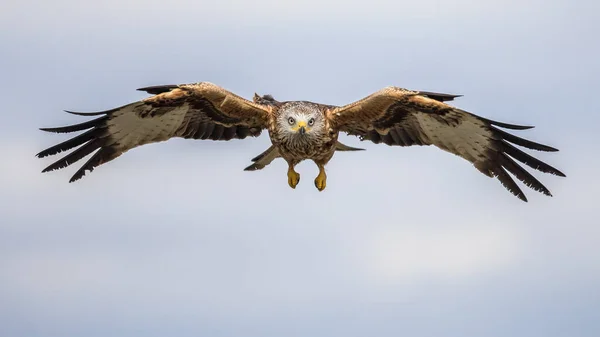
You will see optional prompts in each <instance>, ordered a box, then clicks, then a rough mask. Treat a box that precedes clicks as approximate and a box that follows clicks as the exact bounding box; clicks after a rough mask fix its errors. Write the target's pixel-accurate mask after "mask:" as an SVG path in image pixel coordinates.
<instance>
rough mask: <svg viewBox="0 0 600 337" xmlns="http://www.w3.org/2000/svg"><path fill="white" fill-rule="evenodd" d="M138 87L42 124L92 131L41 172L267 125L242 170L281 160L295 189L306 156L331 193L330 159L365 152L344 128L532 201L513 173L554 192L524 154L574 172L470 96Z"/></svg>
mask: <svg viewBox="0 0 600 337" xmlns="http://www.w3.org/2000/svg"><path fill="white" fill-rule="evenodd" d="M137 90H138V91H143V92H146V93H147V94H149V95H150V96H149V97H146V98H143V99H140V100H138V101H135V102H131V103H128V104H125V105H123V106H120V107H117V108H113V109H110V110H106V111H100V112H74V111H65V112H67V113H70V114H74V115H80V116H85V117H96V118H94V119H91V120H88V121H85V122H82V123H79V124H73V125H68V126H62V127H49V128H40V130H42V131H46V132H52V133H71V132H78V131H84V132H82V133H80V134H79V135H77V136H75V137H73V138H70V139H67V140H66V141H64V142H61V143H59V144H57V145H54V146H51V147H49V148H47V149H45V150H43V151H41V152H39V153H38V154H37V155H36V156H37V157H39V158H44V157H47V156H51V155H56V154H58V153H61V152H63V151H68V150H71V149H74V148H76V147H77V148H76V149H75V150H73V151H72V152H71V153H69V154H67V155H65V156H64V157H62V158H61V159H59V160H58V161H56V162H54V163H52V164H51V165H49V166H48V167H46V168H45V169H44V170H43V171H42V172H49V171H54V170H57V169H62V168H65V167H67V166H69V165H72V164H74V163H76V162H77V161H79V160H81V159H82V158H84V157H86V156H88V155H90V154H92V153H94V154H93V155H92V156H91V157H90V158H89V159H88V160H87V161H86V162H85V163H84V164H83V165H82V166H81V167H79V169H78V170H77V171H76V172H75V174H74V175H73V176H72V177H71V179H70V180H69V182H74V181H77V180H79V179H81V178H82V177H83V176H84V175H85V174H86V171H89V172H91V171H93V170H94V168H96V167H98V166H100V165H102V164H105V163H107V162H110V161H111V160H114V159H115V158H117V157H119V156H120V155H122V154H123V153H125V152H127V151H129V150H131V149H133V148H136V147H138V146H142V145H146V144H151V143H157V142H163V141H167V140H169V139H171V138H175V137H179V138H184V139H199V140H213V141H229V140H232V139H240V140H241V139H246V138H248V137H259V136H260V135H261V134H262V133H263V131H265V130H266V131H267V133H268V135H269V138H270V141H271V146H270V147H269V148H268V149H267V150H265V151H264V152H262V153H261V154H259V155H258V156H255V157H254V158H252V159H251V161H252V164H251V165H250V166H248V167H246V168H245V169H244V170H245V171H257V170H261V169H264V168H265V167H266V166H267V165H269V164H270V163H271V162H273V160H275V159H278V158H283V159H284V160H285V161H286V162H287V164H288V169H287V182H288V185H289V186H290V187H291V188H293V189H295V188H296V186H297V185H298V184H299V182H300V174H299V173H298V172H296V170H295V166H296V165H298V164H299V163H300V162H302V161H305V160H310V161H312V162H314V164H315V165H316V166H317V167H318V169H319V173H318V175H317V176H316V178H315V179H314V185H315V187H316V188H317V190H318V191H323V190H325V188H326V185H327V174H326V172H325V166H326V165H327V163H328V162H329V161H330V160H331V159H332V157H333V155H334V153H335V152H338V151H340V152H342V151H350V152H353V151H364V149H362V148H355V147H351V146H348V145H345V144H343V143H341V142H340V141H339V140H338V137H339V134H340V133H345V134H347V135H349V136H356V137H358V138H359V140H360V141H370V142H372V143H374V144H386V145H388V146H400V147H407V146H428V145H433V146H435V147H437V148H439V149H441V150H444V151H446V152H449V153H452V154H454V155H457V156H459V157H461V158H463V159H465V160H467V161H468V162H470V163H471V164H472V165H473V166H474V167H475V168H476V169H477V170H478V171H479V172H481V173H482V174H484V175H486V176H488V177H491V178H497V179H498V180H499V181H500V183H501V184H502V185H503V186H504V187H505V188H506V189H507V190H508V191H509V192H510V193H512V194H513V195H514V196H516V197H517V198H519V199H520V200H522V201H524V202H527V201H528V200H527V197H526V196H525V194H524V193H523V191H522V190H521V188H520V187H519V186H518V185H517V183H516V182H515V180H513V178H512V177H511V175H510V174H512V175H513V176H514V177H516V178H517V179H518V180H519V181H521V182H522V183H524V184H525V185H526V186H528V187H530V188H532V189H533V190H535V191H538V192H540V193H542V194H544V195H547V196H552V193H551V192H550V190H549V189H548V188H546V186H544V185H543V184H542V183H541V182H540V181H539V180H537V179H536V178H535V177H534V176H533V175H532V174H531V173H529V172H528V171H527V170H525V168H523V166H521V165H520V164H519V163H517V161H518V162H521V163H522V164H525V165H527V166H529V167H531V168H533V169H534V170H538V171H541V172H544V173H549V174H552V175H556V176H560V177H566V176H565V174H564V173H562V172H561V171H559V170H558V169H556V168H554V167H552V166H550V165H549V164H547V163H545V162H542V161H541V160H539V159H537V158H535V157H533V156H531V155H529V154H527V153H526V152H524V151H522V150H521V149H519V148H518V147H517V146H520V147H523V148H527V149H531V150H537V151H545V152H556V151H558V149H556V148H554V147H550V146H548V145H543V144H540V143H536V142H533V141H531V140H527V139H525V138H521V137H518V136H515V135H514V134H512V133H509V132H507V131H505V130H503V129H509V130H527V129H531V128H533V126H525V125H516V124H508V123H504V122H498V121H495V120H491V119H487V118H484V117H481V116H479V115H475V114H474V113H471V112H468V111H465V110H462V109H459V108H457V107H455V106H452V105H450V104H449V103H447V102H449V101H454V100H455V99H456V98H458V97H462V96H463V95H455V94H446V93H437V92H430V91H420V90H411V89H406V88H401V87H397V86H387V87H384V88H382V89H380V90H378V91H376V92H374V93H371V94H370V95H368V96H365V97H363V98H361V99H360V100H357V101H354V102H351V103H349V104H346V105H329V104H322V103H315V102H312V101H306V100H295V101H278V100H276V99H275V98H273V96H272V95H269V94H267V95H262V96H261V95H259V94H257V93H255V94H254V97H253V98H252V100H249V99H246V98H243V97H241V96H238V95H237V94H235V93H233V92H232V91H229V90H227V89H225V88H223V87H221V86H219V85H216V84H213V83H211V82H195V83H187V84H171V85H156V86H149V87H143V88H139V89H137ZM509 173H510V174H509Z"/></svg>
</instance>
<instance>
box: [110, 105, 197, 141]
mask: <svg viewBox="0 0 600 337" xmlns="http://www.w3.org/2000/svg"><path fill="white" fill-rule="evenodd" d="M143 105H144V103H137V104H132V105H131V106H130V107H127V108H125V109H123V110H120V111H118V112H116V113H115V114H114V116H113V117H112V118H111V119H110V120H109V121H108V122H107V124H108V132H109V134H110V138H111V141H110V142H109V143H108V144H107V145H112V144H115V143H119V144H120V147H122V148H127V149H129V148H132V147H136V146H139V145H143V144H147V143H152V142H160V141H165V140H167V139H169V138H171V137H172V136H173V134H174V133H175V131H176V130H177V129H178V128H179V127H180V126H181V124H182V123H183V121H184V118H185V115H186V113H187V112H188V111H189V104H187V103H186V104H183V105H182V106H180V107H177V108H173V110H171V111H169V112H167V113H164V114H160V115H156V116H146V117H140V116H139V115H138V113H136V111H135V110H139V109H140V108H142V109H144V108H145V107H142V106H143ZM147 109H151V107H150V106H147Z"/></svg>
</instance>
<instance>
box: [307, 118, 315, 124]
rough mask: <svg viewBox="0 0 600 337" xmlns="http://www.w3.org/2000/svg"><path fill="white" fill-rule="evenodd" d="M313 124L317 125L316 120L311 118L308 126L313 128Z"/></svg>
mask: <svg viewBox="0 0 600 337" xmlns="http://www.w3.org/2000/svg"><path fill="white" fill-rule="evenodd" d="M313 124H315V119H314V118H311V119H309V120H308V125H310V126H312V125H313Z"/></svg>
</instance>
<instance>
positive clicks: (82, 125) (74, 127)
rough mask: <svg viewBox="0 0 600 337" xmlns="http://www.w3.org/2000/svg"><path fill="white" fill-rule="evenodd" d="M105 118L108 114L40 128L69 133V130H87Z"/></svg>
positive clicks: (99, 123)
mask: <svg viewBox="0 0 600 337" xmlns="http://www.w3.org/2000/svg"><path fill="white" fill-rule="evenodd" d="M107 118H108V116H102V117H100V118H96V119H93V120H91V121H87V122H83V123H79V124H73V125H67V126H60V127H54V128H40V130H41V131H46V132H53V133H69V132H75V131H83V130H87V129H90V128H93V127H98V126H100V125H101V123H102V122H104V120H106V119H107Z"/></svg>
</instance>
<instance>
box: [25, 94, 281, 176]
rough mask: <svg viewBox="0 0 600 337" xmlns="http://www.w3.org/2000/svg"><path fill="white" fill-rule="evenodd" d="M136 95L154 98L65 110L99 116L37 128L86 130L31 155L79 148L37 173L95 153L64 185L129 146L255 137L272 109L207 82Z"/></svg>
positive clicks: (63, 130) (124, 150)
mask: <svg viewBox="0 0 600 337" xmlns="http://www.w3.org/2000/svg"><path fill="white" fill-rule="evenodd" d="M138 90H142V91H146V92H148V93H150V94H155V96H151V97H148V98H146V99H143V100H141V101H138V102H133V103H130V104H127V105H124V106H121V107H119V108H115V109H112V110H108V111H102V112H93V113H81V112H70V111H68V112H69V113H72V114H75V115H82V116H100V117H98V118H96V119H93V120H90V121H87V122H83V123H80V124H75V125H70V126H64V127H56V128H42V129H41V130H43V131H48V132H56V133H65V132H75V131H84V130H87V131H85V132H84V133H82V134H80V135H78V136H76V137H74V138H71V139H69V140H67V141H65V142H62V143H60V144H57V145H55V146H52V147H50V148H48V149H46V150H44V151H42V152H40V153H38V154H37V156H38V157H40V158H42V157H46V156H49V155H54V154H57V153H60V152H62V151H67V150H70V149H72V148H75V147H77V146H79V148H77V149H76V150H74V151H73V152H71V153H69V154H68V155H66V156H64V157H63V158H62V159H60V160H58V161H57V162H55V163H53V164H52V165H50V166H48V167H47V168H45V169H44V170H43V171H42V172H48V171H52V170H57V169H61V168H64V167H67V166H69V165H71V164H73V163H75V162H77V161H78V160H80V159H81V158H83V157H85V156H87V155H89V154H91V153H92V152H94V151H97V152H96V153H95V154H94V155H93V156H92V157H91V158H90V159H89V160H88V161H87V162H86V163H85V164H84V165H83V166H82V167H81V168H79V170H78V171H77V172H76V173H75V175H73V177H72V178H71V180H70V182H73V181H76V180H78V179H80V178H81V177H83V176H84V175H85V171H86V170H89V171H92V170H93V169H94V167H97V166H99V165H102V164H104V163H107V162H109V161H111V160H113V159H115V158H117V157H118V156H120V155H121V154H123V153H125V152H127V151H128V150H130V149H133V148H134V147H137V146H141V145H145V144H150V143H156V142H161V141H166V140H168V139H170V138H173V137H182V138H191V139H210V140H231V139H244V138H246V137H248V136H252V137H256V136H258V135H260V134H261V132H262V130H263V129H264V128H265V127H266V126H267V120H268V115H269V114H270V112H271V110H272V108H271V107H269V106H265V105H262V104H258V103H255V102H251V101H249V100H246V99H244V98H241V97H239V96H237V95H235V94H233V93H231V92H229V91H227V90H225V89H223V88H221V87H219V86H217V85H214V84H211V83H208V82H201V83H195V84H182V85H167V86H156V87H147V88H141V89H138Z"/></svg>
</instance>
